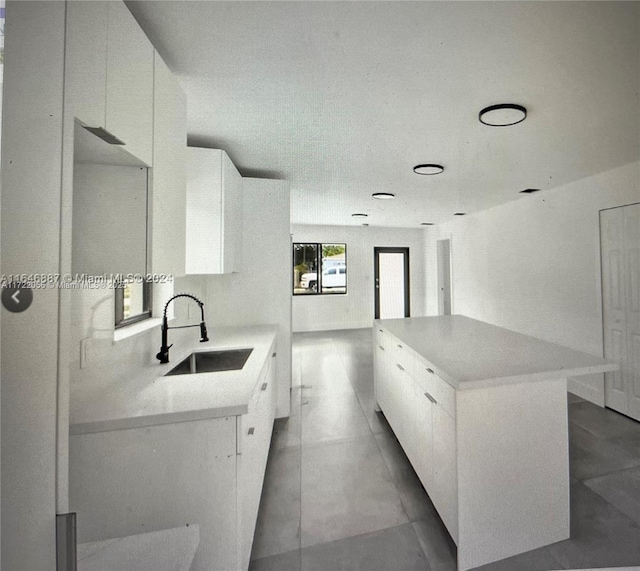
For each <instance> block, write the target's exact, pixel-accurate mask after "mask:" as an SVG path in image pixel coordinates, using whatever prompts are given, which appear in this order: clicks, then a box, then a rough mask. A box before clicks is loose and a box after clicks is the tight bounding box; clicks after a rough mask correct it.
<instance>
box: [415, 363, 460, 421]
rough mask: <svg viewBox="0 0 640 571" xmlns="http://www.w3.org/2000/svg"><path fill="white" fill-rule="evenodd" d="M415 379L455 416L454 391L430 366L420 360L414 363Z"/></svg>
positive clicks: (452, 416) (450, 414)
mask: <svg viewBox="0 0 640 571" xmlns="http://www.w3.org/2000/svg"><path fill="white" fill-rule="evenodd" d="M415 379H416V381H417V382H418V383H419V384H420V387H421V389H423V390H424V392H426V393H429V395H431V396H432V397H433V399H434V400H435V401H436V402H437V404H439V405H440V406H442V408H444V410H445V411H446V412H447V413H448V414H449V416H451V418H455V417H456V391H455V389H454V388H453V387H452V386H451V385H450V384H449V383H447V381H445V380H443V379H441V378H440V377H439V376H438V375H436V374H435V373H434V372H433V369H432V368H431V367H429V366H427V365H425V364H424V363H423V362H421V361H419V362H417V363H416V368H415Z"/></svg>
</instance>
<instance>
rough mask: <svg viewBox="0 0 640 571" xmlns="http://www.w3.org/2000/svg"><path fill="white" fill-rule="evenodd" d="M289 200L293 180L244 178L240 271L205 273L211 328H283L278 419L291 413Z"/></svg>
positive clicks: (278, 358)
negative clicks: (273, 326)
mask: <svg viewBox="0 0 640 571" xmlns="http://www.w3.org/2000/svg"><path fill="white" fill-rule="evenodd" d="M289 202H290V200H289V183H287V182H285V181H281V180H262V179H254V178H243V211H242V262H241V270H240V272H239V273H236V274H224V275H213V276H205V277H202V279H203V280H204V284H205V288H206V293H205V299H206V308H207V324H210V325H211V327H214V328H215V327H216V326H224V325H230V326H231V325H261V324H277V325H278V326H279V331H278V339H277V344H278V356H277V367H278V369H277V370H278V408H277V411H276V416H278V417H282V416H289V406H290V402H289V401H290V393H289V388H290V387H291V350H290V348H291V238H290V235H289ZM210 331H211V330H210ZM213 334H214V335H215V331H214V333H213ZM209 337H211V334H210V335H209Z"/></svg>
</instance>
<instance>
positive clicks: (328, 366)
mask: <svg viewBox="0 0 640 571" xmlns="http://www.w3.org/2000/svg"><path fill="white" fill-rule="evenodd" d="M300 358H301V359H303V360H304V361H305V363H304V365H303V366H302V376H301V379H302V387H303V394H304V395H305V396H321V395H331V396H334V395H340V394H343V393H350V394H351V393H353V387H352V386H351V382H350V381H349V377H348V376H347V372H346V371H345V369H344V366H343V365H342V360H341V359H340V357H339V355H338V354H337V352H336V351H335V349H334V348H333V346H330V347H329V348H327V349H326V350H324V349H323V350H321V351H313V350H308V351H303V352H302V355H301V357H300Z"/></svg>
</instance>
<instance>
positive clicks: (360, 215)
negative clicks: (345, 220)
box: [351, 212, 369, 218]
mask: <svg viewBox="0 0 640 571" xmlns="http://www.w3.org/2000/svg"><path fill="white" fill-rule="evenodd" d="M351 216H353V217H354V218H366V217H367V216H369V215H368V214H363V213H362V212H356V213H355V214H352V215H351Z"/></svg>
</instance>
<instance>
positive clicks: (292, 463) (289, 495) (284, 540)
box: [251, 447, 301, 559]
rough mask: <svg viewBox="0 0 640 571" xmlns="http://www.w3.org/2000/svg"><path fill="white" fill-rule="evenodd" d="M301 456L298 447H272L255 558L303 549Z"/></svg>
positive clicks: (255, 538) (260, 511) (254, 543)
mask: <svg viewBox="0 0 640 571" xmlns="http://www.w3.org/2000/svg"><path fill="white" fill-rule="evenodd" d="M300 453H301V450H300V448H299V447H290V448H285V449H280V450H279V449H275V448H273V447H272V448H271V451H270V453H269V461H268V464H267V470H266V474H265V480H264V486H263V489H262V498H261V499H260V510H259V512H258V521H257V523H256V530H255V534H254V538H253V548H252V551H251V558H252V559H259V558H263V557H267V556H270V555H275V554H278V553H285V552H287V551H291V550H294V549H299V548H300V478H301V473H300V466H301V458H300Z"/></svg>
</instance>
